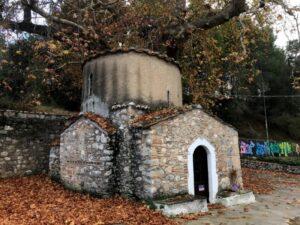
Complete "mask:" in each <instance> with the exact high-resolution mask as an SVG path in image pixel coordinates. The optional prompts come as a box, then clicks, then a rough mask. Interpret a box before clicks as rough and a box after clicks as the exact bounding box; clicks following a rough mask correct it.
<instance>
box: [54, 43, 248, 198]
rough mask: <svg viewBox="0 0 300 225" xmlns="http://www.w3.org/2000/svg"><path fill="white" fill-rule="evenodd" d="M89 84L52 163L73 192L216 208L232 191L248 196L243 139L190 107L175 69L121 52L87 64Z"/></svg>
mask: <svg viewBox="0 0 300 225" xmlns="http://www.w3.org/2000/svg"><path fill="white" fill-rule="evenodd" d="M83 76H84V87H83V96H82V99H83V101H82V112H81V113H80V115H79V116H78V117H76V118H72V121H71V122H70V124H69V126H68V127H67V128H66V129H65V131H64V132H63V133H62V134H61V138H60V143H59V145H58V147H56V148H52V152H51V155H50V173H51V175H52V176H53V177H56V178H57V179H59V180H60V181H61V182H62V183H63V184H64V185H65V186H66V187H68V188H71V189H73V190H77V191H83V192H88V193H93V194H96V195H99V196H102V197H109V196H112V195H114V194H121V195H125V196H132V197H137V198H141V199H145V198H157V197H160V196H174V195H179V194H189V195H195V196H204V197H205V198H207V200H208V201H209V202H211V203H214V202H215V201H216V198H217V194H218V192H220V191H222V190H227V189H230V188H231V187H232V185H235V186H239V187H240V188H242V177H241V165H240V155H239V147H238V133H237V131H236V130H235V129H234V128H233V127H231V126H230V125H228V124H225V123H224V122H222V121H221V120H220V119H218V118H216V117H214V116H213V115H210V114H208V113H206V112H205V111H204V110H203V109H202V108H201V107H200V106H183V103H182V84H181V74H180V68H179V66H178V64H177V63H176V62H175V61H173V60H172V59H170V58H168V57H167V56H164V55H160V54H158V53H154V52H151V51H148V50H137V49H118V50H114V51H106V52H102V53H100V54H98V55H96V56H95V57H93V58H90V59H89V60H87V61H86V62H85V63H84V65H83Z"/></svg>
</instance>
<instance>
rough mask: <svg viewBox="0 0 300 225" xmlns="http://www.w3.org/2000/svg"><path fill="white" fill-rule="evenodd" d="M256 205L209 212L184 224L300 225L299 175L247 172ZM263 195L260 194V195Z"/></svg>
mask: <svg viewBox="0 0 300 225" xmlns="http://www.w3.org/2000/svg"><path fill="white" fill-rule="evenodd" d="M243 172H244V179H245V186H246V187H247V188H249V187H251V188H252V189H253V190H254V192H255V193H256V195H255V196H256V203H254V204H250V205H243V206H234V207H231V208H221V209H213V210H210V214H209V215H206V216H202V217H200V218H198V219H196V218H195V219H193V220H189V221H185V222H184V224H185V225H284V224H287V225H300V175H290V174H285V173H273V172H269V171H260V170H251V169H244V171H243ZM257 193H261V194H257Z"/></svg>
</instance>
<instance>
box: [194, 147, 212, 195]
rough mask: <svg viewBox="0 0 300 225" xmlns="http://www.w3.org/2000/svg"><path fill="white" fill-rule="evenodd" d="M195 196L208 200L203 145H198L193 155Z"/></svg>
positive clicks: (205, 160) (205, 157) (206, 171)
mask: <svg viewBox="0 0 300 225" xmlns="http://www.w3.org/2000/svg"><path fill="white" fill-rule="evenodd" d="M193 164H194V188H195V196H202V197H205V198H207V199H208V200H209V185H208V167H207V154H206V150H205V148H204V147H203V146H198V147H197V148H196V149H195V151H194V155H193Z"/></svg>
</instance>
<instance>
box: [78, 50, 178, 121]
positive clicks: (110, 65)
mask: <svg viewBox="0 0 300 225" xmlns="http://www.w3.org/2000/svg"><path fill="white" fill-rule="evenodd" d="M83 75H84V86H83V101H82V111H83V112H88V111H89V112H94V113H96V114H99V115H102V116H105V117H108V115H109V110H110V107H111V106H112V105H115V104H123V103H128V102H135V103H137V104H146V105H149V106H156V105H172V106H182V85H181V74H180V69H179V67H178V65H177V64H176V63H175V62H174V61H172V60H171V59H169V58H167V57H166V56H162V55H160V54H157V53H153V52H150V51H147V50H133V49H129V50H117V51H109V52H103V53H100V54H99V55H97V56H95V57H93V58H91V59H89V60H87V61H86V62H85V64H84V66H83Z"/></svg>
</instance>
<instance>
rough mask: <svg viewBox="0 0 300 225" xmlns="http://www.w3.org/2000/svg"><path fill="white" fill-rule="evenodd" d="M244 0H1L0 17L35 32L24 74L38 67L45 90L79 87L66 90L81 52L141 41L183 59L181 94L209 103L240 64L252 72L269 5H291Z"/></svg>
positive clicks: (35, 73) (12, 27)
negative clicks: (253, 47) (47, 86)
mask: <svg viewBox="0 0 300 225" xmlns="http://www.w3.org/2000/svg"><path fill="white" fill-rule="evenodd" d="M246 2H247V1H246V0H189V1H188V2H187V1H186V0H167V1H166V0H15V1H11V0H2V1H1V5H0V12H1V14H0V22H1V26H2V28H3V29H2V32H4V31H7V30H9V31H14V32H16V33H18V32H26V33H29V34H32V35H36V36H38V37H41V38H36V41H35V42H34V44H32V48H33V50H34V51H33V52H34V53H33V59H34V60H32V62H31V63H29V64H28V66H27V67H26V70H25V72H24V73H26V76H28V77H31V78H32V77H39V76H41V73H42V74H43V78H41V79H39V80H41V81H42V82H43V84H50V89H49V91H48V92H49V93H51V92H55V93H64V90H65V85H63V84H64V82H68V81H70V80H71V81H74V82H72V83H76V84H77V86H76V88H75V89H74V90H76V93H74V94H69V96H74V95H79V96H80V94H78V91H77V90H78V87H80V86H81V83H80V79H79V77H80V76H79V75H78V74H80V63H81V62H82V61H83V59H84V58H85V57H87V56H90V55H92V54H95V53H96V52H97V51H99V50H103V49H111V48H116V47H120V46H122V47H139V48H149V49H152V50H154V51H159V52H161V53H166V54H168V55H169V56H171V57H173V58H176V59H177V60H178V61H179V62H180V64H181V66H182V73H183V80H184V84H185V93H184V94H185V96H186V98H185V99H186V100H187V101H192V102H198V103H201V104H203V105H204V106H211V105H213V104H214V103H215V101H216V99H218V98H219V97H220V96H221V97H224V92H226V90H225V89H226V87H227V86H228V85H230V83H229V82H228V81H229V80H230V79H231V77H233V76H236V75H239V71H241V69H243V70H245V73H247V75H248V78H249V80H250V81H251V80H253V76H255V74H256V71H255V70H253V66H252V65H253V63H254V62H253V59H251V58H249V53H250V51H251V49H249V48H248V46H250V45H251V44H253V42H255V39H256V38H264V35H265V32H264V30H263V29H261V28H263V27H264V26H266V25H269V23H270V22H272V21H274V18H275V19H276V18H277V16H275V17H270V15H275V14H276V13H275V12H274V10H273V9H274V7H276V5H281V7H283V9H284V10H285V11H286V12H287V13H288V14H292V15H293V13H294V10H297V9H295V8H289V7H288V5H287V4H286V3H285V2H284V0H272V1H266V2H265V1H263V0H253V1H251V3H250V4H247V3H246ZM272 10H273V11H272ZM6 34H8V33H6ZM21 54H22V53H21ZM4 62H5V61H4ZM36 62H39V63H36ZM40 62H43V63H40ZM5 63H6V62H5ZM33 63H34V64H33ZM37 65H38V66H39V68H38V69H37V68H36V67H37ZM43 67H44V68H43ZM41 71H42V72H41ZM74 74H76V76H74ZM5 87H9V83H8V82H6V83H5ZM76 99H78V97H77V98H76Z"/></svg>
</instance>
